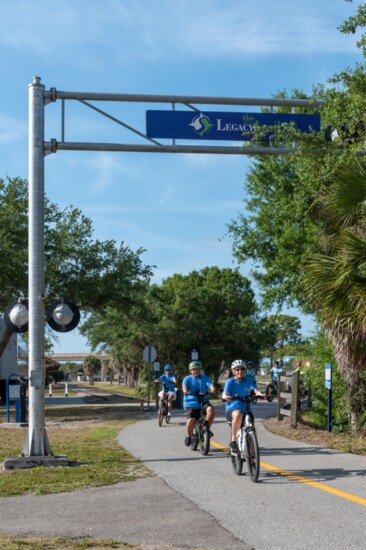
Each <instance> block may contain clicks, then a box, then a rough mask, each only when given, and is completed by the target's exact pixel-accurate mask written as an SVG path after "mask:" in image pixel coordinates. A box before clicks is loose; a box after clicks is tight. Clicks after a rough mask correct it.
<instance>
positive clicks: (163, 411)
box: [158, 384, 170, 427]
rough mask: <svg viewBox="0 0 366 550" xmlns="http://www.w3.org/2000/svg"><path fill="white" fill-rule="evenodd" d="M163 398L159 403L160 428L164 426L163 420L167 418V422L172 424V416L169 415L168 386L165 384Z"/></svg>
mask: <svg viewBox="0 0 366 550" xmlns="http://www.w3.org/2000/svg"><path fill="white" fill-rule="evenodd" d="M163 392H164V393H163V396H162V397H161V398H160V402H159V417H158V420H159V426H160V427H161V426H162V425H163V420H164V417H165V422H166V423H167V424H169V422H170V416H169V415H168V410H169V409H168V393H169V390H168V386H167V385H166V384H163Z"/></svg>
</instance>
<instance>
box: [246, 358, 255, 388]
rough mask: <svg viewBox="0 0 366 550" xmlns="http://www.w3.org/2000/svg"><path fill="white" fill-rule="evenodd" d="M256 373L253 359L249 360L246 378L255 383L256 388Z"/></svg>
mask: <svg viewBox="0 0 366 550" xmlns="http://www.w3.org/2000/svg"><path fill="white" fill-rule="evenodd" d="M256 374H257V371H256V369H255V368H254V363H253V361H247V370H246V375H245V378H248V379H249V380H250V381H251V382H252V383H253V386H255V388H257V378H256V376H255V375H256Z"/></svg>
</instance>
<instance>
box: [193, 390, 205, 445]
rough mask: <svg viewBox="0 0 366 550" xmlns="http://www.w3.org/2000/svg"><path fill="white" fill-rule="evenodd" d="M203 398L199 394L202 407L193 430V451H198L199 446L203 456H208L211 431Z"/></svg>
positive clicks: (202, 395)
mask: <svg viewBox="0 0 366 550" xmlns="http://www.w3.org/2000/svg"><path fill="white" fill-rule="evenodd" d="M203 397H204V394H199V400H200V405H201V409H200V417H199V418H198V419H197V420H196V422H195V425H194V428H193V434H192V443H191V449H192V451H196V450H197V447H198V445H199V446H200V451H201V454H202V455H207V454H208V451H209V450H210V430H209V427H208V422H207V419H206V414H205V412H204V410H203Z"/></svg>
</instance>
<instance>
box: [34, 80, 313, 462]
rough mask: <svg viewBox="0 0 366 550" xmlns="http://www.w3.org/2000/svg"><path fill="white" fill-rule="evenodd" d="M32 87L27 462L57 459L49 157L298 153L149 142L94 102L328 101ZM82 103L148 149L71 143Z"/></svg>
mask: <svg viewBox="0 0 366 550" xmlns="http://www.w3.org/2000/svg"><path fill="white" fill-rule="evenodd" d="M28 88H29V145H28V157H29V177H28V179H29V249H28V252H29V282H28V285H29V288H28V297H29V304H28V309H29V428H28V434H27V437H26V441H25V443H24V447H23V455H24V456H25V457H43V456H51V455H52V451H51V448H50V444H49V441H48V438H47V434H46V429H45V414H44V383H45V358H44V323H45V306H44V289H45V275H44V271H45V248H44V198H45V197H44V183H45V181H44V180H45V177H44V159H45V156H46V155H47V154H50V153H56V152H57V151H129V152H144V153H199V154H230V155H283V154H288V153H292V152H294V150H295V149H294V148H285V147H284V148H278V147H256V146H253V147H251V146H250V147H243V146H236V147H233V146H214V145H211V146H210V145H177V144H176V143H175V140H174V139H173V140H172V143H171V144H170V145H165V144H162V143H160V142H158V141H156V140H155V139H152V138H149V137H148V136H147V135H146V133H144V132H142V131H140V130H137V129H135V128H133V127H131V126H130V125H128V124H126V123H124V122H123V121H121V120H119V119H118V118H116V117H114V116H112V115H110V114H108V113H107V112H105V111H103V110H102V109H100V108H99V107H96V106H95V105H93V104H91V103H90V101H106V102H129V103H131V102H138V103H169V104H171V105H172V109H173V110H174V109H175V106H176V104H182V105H184V106H185V107H187V108H189V109H192V110H193V111H199V110H200V109H198V108H197V107H195V105H233V106H234V105H236V106H259V107H270V108H275V107H285V106H287V107H294V108H295V107H302V108H304V107H306V108H309V109H316V108H319V107H321V106H322V105H323V104H324V102H323V101H316V100H314V101H313V100H304V99H274V98H273V99H254V98H227V97H201V96H168V95H144V94H142V95H140V94H114V93H94V92H63V91H58V90H56V88H51V89H50V90H49V91H46V90H45V86H44V85H43V84H41V78H40V77H38V76H35V77H34V78H33V80H32V82H31V83H30V84H29V86H28ZM58 100H60V101H61V139H60V140H57V139H51V140H50V141H45V139H44V134H45V106H46V105H47V104H49V103H52V102H56V101H58ZM67 100H74V101H79V102H81V103H82V104H83V105H85V106H87V107H89V108H90V109H93V110H94V111H96V112H98V113H99V114H101V115H102V116H105V117H107V118H109V119H110V120H112V121H113V122H116V123H117V124H119V125H121V126H123V127H124V128H126V129H127V130H129V131H131V132H132V133H134V134H136V135H138V136H139V137H140V138H143V139H145V140H146V141H148V142H149V143H146V144H144V143H143V144H121V143H93V142H91V143H89V142H88V143H83V142H67V141H65V101H67Z"/></svg>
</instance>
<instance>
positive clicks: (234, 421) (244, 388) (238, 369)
mask: <svg viewBox="0 0 366 550" xmlns="http://www.w3.org/2000/svg"><path fill="white" fill-rule="evenodd" d="M231 370H232V373H233V375H234V376H233V377H232V378H229V380H227V381H226V383H225V387H224V392H223V394H222V398H223V399H224V400H225V401H226V419H227V421H228V422H229V424H231V441H230V443H229V447H230V450H231V452H233V453H235V452H236V451H237V449H238V445H237V442H236V434H237V431H238V430H239V429H240V427H241V423H242V420H243V413H244V409H245V404H244V403H243V402H242V401H238V400H235V399H234V400H233V399H232V398H233V397H234V396H235V395H239V396H240V397H245V396H248V395H250V393H251V392H254V393H255V394H256V395H258V396H259V397H264V395H263V394H262V393H261V392H260V391H258V390H257V389H256V387H255V386H254V385H253V382H252V380H250V378H246V376H245V374H246V366H245V363H244V361H242V360H241V359H236V360H235V361H233V362H232V364H231ZM250 415H251V420H252V423H253V425H254V417H253V414H252V412H250Z"/></svg>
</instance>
